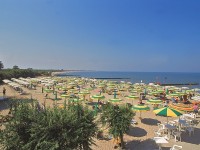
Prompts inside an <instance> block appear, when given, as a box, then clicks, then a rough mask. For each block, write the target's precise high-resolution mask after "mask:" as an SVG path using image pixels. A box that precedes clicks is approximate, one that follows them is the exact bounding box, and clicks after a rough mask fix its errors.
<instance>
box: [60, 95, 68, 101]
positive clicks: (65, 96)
mask: <svg viewBox="0 0 200 150" xmlns="http://www.w3.org/2000/svg"><path fill="white" fill-rule="evenodd" d="M60 97H64V98H65V100H66V98H67V97H70V95H67V94H62V95H61V96H60Z"/></svg>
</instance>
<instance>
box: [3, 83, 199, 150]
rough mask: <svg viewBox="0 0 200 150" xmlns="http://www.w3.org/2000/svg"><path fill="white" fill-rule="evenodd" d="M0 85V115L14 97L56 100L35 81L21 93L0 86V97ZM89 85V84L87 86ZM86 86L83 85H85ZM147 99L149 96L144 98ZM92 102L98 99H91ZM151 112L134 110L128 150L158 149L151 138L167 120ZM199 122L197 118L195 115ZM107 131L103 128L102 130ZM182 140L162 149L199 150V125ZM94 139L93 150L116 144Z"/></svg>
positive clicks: (127, 143)
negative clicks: (181, 148)
mask: <svg viewBox="0 0 200 150" xmlns="http://www.w3.org/2000/svg"><path fill="white" fill-rule="evenodd" d="M3 87H5V88H6V98H7V99H8V100H1V101H0V112H1V115H6V114H8V112H9V105H8V101H9V99H10V98H16V99H21V98H22V99H31V98H32V99H36V100H38V102H39V103H41V104H43V103H44V102H46V104H47V105H49V106H51V105H52V104H54V103H55V101H54V100H53V99H54V97H55V95H53V94H52V93H49V94H48V97H47V98H46V97H45V95H46V92H45V91H43V92H42V85H41V84H37V86H36V89H28V88H25V87H22V89H23V91H24V94H20V93H19V92H17V91H16V90H14V89H13V88H12V87H10V86H8V85H6V84H3V85H1V86H0V97H2V96H3V93H2V90H3ZM86 87H88V85H87V86H86ZM84 88H85V87H84ZM99 90H100V88H96V89H94V90H92V91H91V93H90V94H88V95H86V99H90V95H94V94H97V93H98V92H99ZM127 94H128V92H124V95H127ZM103 95H104V96H105V97H106V99H110V98H113V95H109V94H108V93H103ZM117 97H118V98H121V99H122V100H123V103H126V102H129V103H131V104H133V105H134V104H138V100H128V99H127V98H125V97H124V96H123V95H118V96H117ZM58 98H60V100H58V101H57V104H58V105H60V104H62V103H63V102H64V99H63V98H62V97H60V95H59V94H58ZM147 98H148V97H147ZM93 102H97V101H96V100H94V101H93ZM143 102H144V103H146V100H143ZM149 106H150V107H151V110H150V111H146V112H145V111H144V112H142V113H141V117H142V118H141V119H140V118H139V112H136V115H135V117H134V120H136V121H137V124H136V125H132V126H131V127H130V131H129V132H128V133H127V134H125V136H124V140H125V142H126V148H127V149H128V150H153V149H156V148H158V146H157V144H156V143H155V142H154V141H153V140H152V138H153V137H154V136H155V134H154V132H155V131H157V130H158V126H157V124H158V123H164V122H166V117H161V116H156V115H155V114H154V113H153V112H152V109H153V108H152V106H151V105H149ZM168 119H169V121H170V120H175V119H178V117H175V118H173V117H169V118H168ZM196 119H197V120H198V121H199V120H200V119H199V117H197V118H196ZM105 132H106V131H105ZM181 137H182V141H181V142H180V141H178V142H175V140H174V138H171V139H170V140H169V143H167V144H162V149H164V150H168V149H170V148H171V147H172V146H173V145H174V144H176V145H181V146H183V150H188V149H189V148H192V149H193V150H199V149H200V140H199V137H200V124H199V123H197V124H196V125H195V133H194V135H192V136H189V134H188V132H184V133H182V135H181ZM94 140H95V144H96V145H93V146H92V148H93V149H94V150H112V149H114V146H115V143H114V142H113V140H97V139H94Z"/></svg>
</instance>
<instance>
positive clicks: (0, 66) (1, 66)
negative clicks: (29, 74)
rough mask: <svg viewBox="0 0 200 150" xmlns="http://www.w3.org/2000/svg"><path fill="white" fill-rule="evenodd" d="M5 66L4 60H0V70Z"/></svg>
mask: <svg viewBox="0 0 200 150" xmlns="http://www.w3.org/2000/svg"><path fill="white" fill-rule="evenodd" d="M3 68H4V65H3V63H2V61H0V70H1V69H3Z"/></svg>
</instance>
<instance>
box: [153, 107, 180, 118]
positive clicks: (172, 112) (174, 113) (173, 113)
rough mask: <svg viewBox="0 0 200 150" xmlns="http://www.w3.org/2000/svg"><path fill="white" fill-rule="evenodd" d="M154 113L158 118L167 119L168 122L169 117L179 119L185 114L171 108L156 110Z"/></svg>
mask: <svg viewBox="0 0 200 150" xmlns="http://www.w3.org/2000/svg"><path fill="white" fill-rule="evenodd" d="M153 112H154V113H155V114H156V115H158V116H165V117H167V122H168V117H177V116H180V115H182V114H183V112H182V111H180V110H177V109H173V108H169V107H163V108H159V109H156V110H154V111H153Z"/></svg>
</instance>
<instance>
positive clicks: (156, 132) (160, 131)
mask: <svg viewBox="0 0 200 150" xmlns="http://www.w3.org/2000/svg"><path fill="white" fill-rule="evenodd" d="M163 133H164V130H163V129H158V131H155V132H154V134H155V136H157V137H161V136H162V135H163Z"/></svg>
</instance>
